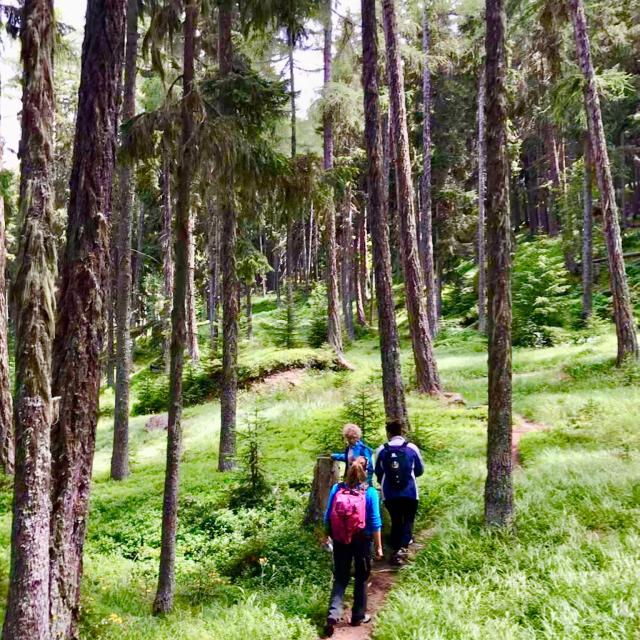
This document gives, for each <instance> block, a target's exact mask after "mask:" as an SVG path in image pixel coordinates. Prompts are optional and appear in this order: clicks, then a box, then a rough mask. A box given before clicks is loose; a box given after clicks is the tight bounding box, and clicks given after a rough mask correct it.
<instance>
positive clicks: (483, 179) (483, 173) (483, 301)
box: [477, 68, 487, 334]
mask: <svg viewBox="0 0 640 640" xmlns="http://www.w3.org/2000/svg"><path fill="white" fill-rule="evenodd" d="M485 103H486V74H485V70H484V68H483V70H482V73H481V74H480V84H479V87H478V249H477V253H478V331H480V333H483V334H486V333H487V253H486V239H485V227H486V216H485V199H486V197H487V138H486V136H487V132H486V126H485V114H484V110H485Z"/></svg>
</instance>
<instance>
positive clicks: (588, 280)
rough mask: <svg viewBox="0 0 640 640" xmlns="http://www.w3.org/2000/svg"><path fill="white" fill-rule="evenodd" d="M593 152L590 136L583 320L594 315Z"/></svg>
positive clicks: (584, 206) (586, 168) (584, 210)
mask: <svg viewBox="0 0 640 640" xmlns="http://www.w3.org/2000/svg"><path fill="white" fill-rule="evenodd" d="M591 190H592V175H591V152H590V150H589V136H588V135H587V136H586V137H585V141H584V191H583V203H582V318H583V319H584V320H585V321H587V320H589V318H591V315H592V313H593V300H592V293H593V203H592V197H591Z"/></svg>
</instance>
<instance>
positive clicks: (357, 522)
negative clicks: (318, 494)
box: [324, 456, 382, 636]
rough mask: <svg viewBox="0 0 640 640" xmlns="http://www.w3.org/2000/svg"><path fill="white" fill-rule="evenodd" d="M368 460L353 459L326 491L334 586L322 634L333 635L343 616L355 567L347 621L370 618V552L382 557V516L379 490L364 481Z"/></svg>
mask: <svg viewBox="0 0 640 640" xmlns="http://www.w3.org/2000/svg"><path fill="white" fill-rule="evenodd" d="M366 468H367V459H366V458H364V457H363V456H361V457H359V458H356V459H355V460H354V461H353V462H352V463H351V465H350V466H349V470H348V471H347V478H346V480H345V482H337V483H336V484H334V485H333V487H332V489H331V493H330V494H329V501H328V503H327V509H326V511H325V513H324V525H325V530H326V532H327V536H328V537H327V543H329V538H331V539H332V540H333V587H332V589H331V599H330V601H329V611H328V613H327V625H326V627H325V635H326V636H331V635H333V631H334V627H335V625H336V624H337V623H338V621H339V620H340V617H341V615H342V601H343V599H344V594H345V591H346V589H347V586H348V584H349V580H350V578H351V566H352V565H353V566H354V578H355V584H354V589H353V607H352V609H351V622H350V624H351V625H352V626H354V627H357V626H359V625H361V624H363V623H367V622H369V621H370V620H371V617H370V616H369V615H367V580H368V579H369V575H370V573H371V562H372V552H373V550H374V548H375V555H376V558H377V559H380V558H382V535H381V529H382V519H381V517H380V502H379V499H378V492H377V491H376V490H375V489H374V488H373V487H371V486H369V485H368V484H367V469H366Z"/></svg>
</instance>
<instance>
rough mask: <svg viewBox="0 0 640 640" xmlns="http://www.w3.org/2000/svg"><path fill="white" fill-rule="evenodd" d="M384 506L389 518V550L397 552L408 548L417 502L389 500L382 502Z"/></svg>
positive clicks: (412, 500)
mask: <svg viewBox="0 0 640 640" xmlns="http://www.w3.org/2000/svg"><path fill="white" fill-rule="evenodd" d="M384 506H385V507H386V508H387V511H388V512H389V515H390V516H391V548H392V549H393V550H394V551H398V549H401V548H402V547H407V546H409V542H411V537H412V536H413V523H414V521H415V519H416V511H417V510H418V501H417V500H414V499H413V498H389V499H387V500H385V501H384Z"/></svg>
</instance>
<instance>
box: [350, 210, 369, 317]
mask: <svg viewBox="0 0 640 640" xmlns="http://www.w3.org/2000/svg"><path fill="white" fill-rule="evenodd" d="M366 211H367V209H366V207H365V206H363V207H362V209H361V210H360V212H359V213H358V217H357V219H356V234H355V237H354V239H353V253H354V255H355V259H356V264H355V267H356V269H355V280H354V284H355V289H356V290H355V294H356V319H357V322H358V324H359V325H360V326H361V327H366V326H367V316H366V312H365V309H364V303H365V297H366V295H365V292H366V288H367V218H366V215H367V213H366Z"/></svg>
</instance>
